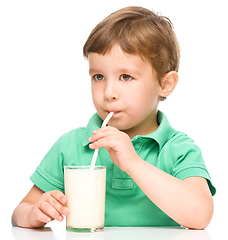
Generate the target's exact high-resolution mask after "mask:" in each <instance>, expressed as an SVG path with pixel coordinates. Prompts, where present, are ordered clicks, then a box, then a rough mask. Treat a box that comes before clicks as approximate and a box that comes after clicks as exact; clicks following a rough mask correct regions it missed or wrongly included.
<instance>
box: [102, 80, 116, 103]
mask: <svg viewBox="0 0 228 240" xmlns="http://www.w3.org/2000/svg"><path fill="white" fill-rule="evenodd" d="M104 99H105V100H107V101H114V100H118V99H119V94H118V90H117V86H116V84H115V83H114V82H112V81H106V86H105V90H104Z"/></svg>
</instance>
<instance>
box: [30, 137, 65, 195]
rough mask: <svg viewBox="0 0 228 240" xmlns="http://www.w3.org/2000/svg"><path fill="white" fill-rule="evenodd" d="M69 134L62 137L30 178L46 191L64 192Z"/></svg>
mask: <svg viewBox="0 0 228 240" xmlns="http://www.w3.org/2000/svg"><path fill="white" fill-rule="evenodd" d="M68 141H69V140H68V138H67V135H66V134H65V135H63V136H62V137H60V138H59V139H58V140H57V141H56V143H55V144H54V145H53V147H52V148H51V149H50V151H49V152H48V153H47V154H46V156H45V157H44V158H43V160H42V161H41V163H40V165H39V166H38V167H37V168H36V171H35V172H34V173H33V174H32V175H31V177H30V180H31V181H32V182H33V183H34V184H35V185H36V186H37V187H39V188H40V189H41V190H43V191H44V192H47V191H52V190H60V191H62V192H64V170H63V164H64V152H67V145H68Z"/></svg>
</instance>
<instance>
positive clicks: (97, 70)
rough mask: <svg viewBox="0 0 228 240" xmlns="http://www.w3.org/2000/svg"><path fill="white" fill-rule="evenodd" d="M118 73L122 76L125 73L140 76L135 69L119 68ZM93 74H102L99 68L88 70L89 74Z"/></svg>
mask: <svg viewBox="0 0 228 240" xmlns="http://www.w3.org/2000/svg"><path fill="white" fill-rule="evenodd" d="M118 71H119V72H121V73H123V74H124V73H126V74H127V73H129V74H136V75H141V73H140V72H139V71H138V70H136V69H130V68H129V69H127V68H120V69H118ZM94 73H102V70H101V69H99V68H90V69H89V74H90V75H93V74H94Z"/></svg>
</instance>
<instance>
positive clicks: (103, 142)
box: [89, 136, 116, 151]
mask: <svg viewBox="0 0 228 240" xmlns="http://www.w3.org/2000/svg"><path fill="white" fill-rule="evenodd" d="M115 146H116V141H115V139H114V137H113V138H112V137H110V136H108V137H104V138H101V139H99V140H98V141H96V142H94V143H91V144H89V147H90V148H91V149H97V148H101V147H104V148H105V149H106V150H107V151H109V149H110V148H115Z"/></svg>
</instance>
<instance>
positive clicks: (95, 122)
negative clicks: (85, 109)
mask: <svg viewBox="0 0 228 240" xmlns="http://www.w3.org/2000/svg"><path fill="white" fill-rule="evenodd" d="M101 123H102V119H101V118H100V117H99V115H98V114H97V113H95V114H94V115H93V116H92V117H91V118H90V120H89V122H88V124H87V126H86V131H85V134H84V137H83V146H86V145H88V144H89V143H90V142H89V138H90V137H91V136H92V135H93V134H92V133H93V131H95V130H97V129H98V128H100V127H101Z"/></svg>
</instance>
